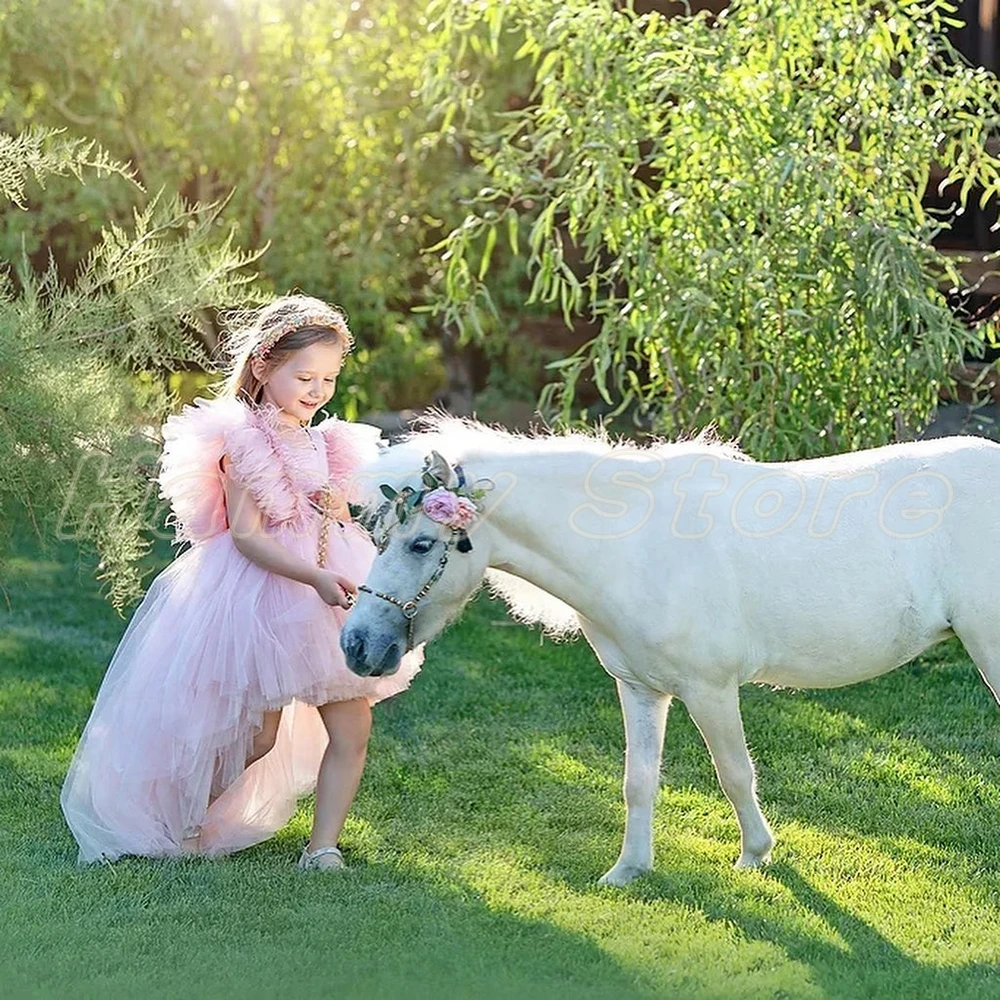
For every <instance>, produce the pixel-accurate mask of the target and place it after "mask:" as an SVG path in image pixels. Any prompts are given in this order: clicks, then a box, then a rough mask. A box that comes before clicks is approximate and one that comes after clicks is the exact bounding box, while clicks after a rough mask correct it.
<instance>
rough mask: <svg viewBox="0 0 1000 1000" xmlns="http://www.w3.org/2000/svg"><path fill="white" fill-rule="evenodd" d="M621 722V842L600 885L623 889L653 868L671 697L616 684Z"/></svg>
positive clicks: (644, 689)
mask: <svg viewBox="0 0 1000 1000" xmlns="http://www.w3.org/2000/svg"><path fill="white" fill-rule="evenodd" d="M617 683H618V697H619V699H620V701H621V703H622V714H623V715H624V717H625V810H626V813H625V839H624V841H623V842H622V850H621V854H620V855H619V856H618V860H617V861H616V862H615V864H614V867H613V868H611V870H610V871H608V872H605V874H604V875H602V876H601V878H600V882H601V884H602V885H627V884H628V883H629V882H631V881H632V879H634V878H635V877H636V876H637V875H641V874H642V873H643V872H648V871H649V870H650V869H651V868H652V867H653V804H654V802H655V801H656V793H657V790H658V789H659V787H660V756H661V754H662V753H663V733H664V730H665V729H666V725H667V710H668V709H669V708H670V696H669V695H666V694H661V693H660V692H659V691H653V690H651V689H650V688H647V687H639V686H635V685H632V684H626V683H625V682H624V681H618V682H617Z"/></svg>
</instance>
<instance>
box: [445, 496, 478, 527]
mask: <svg viewBox="0 0 1000 1000" xmlns="http://www.w3.org/2000/svg"><path fill="white" fill-rule="evenodd" d="M478 513H479V511H477V510H476V505H475V504H474V503H473V502H472V501H471V500H469V499H467V498H466V497H459V498H458V505H457V509H456V511H455V516H454V517H453V518H452V519H451V526H452V527H453V528H467V527H468V526H469V525H470V524H472V522H473V521H475V519H476V514H478Z"/></svg>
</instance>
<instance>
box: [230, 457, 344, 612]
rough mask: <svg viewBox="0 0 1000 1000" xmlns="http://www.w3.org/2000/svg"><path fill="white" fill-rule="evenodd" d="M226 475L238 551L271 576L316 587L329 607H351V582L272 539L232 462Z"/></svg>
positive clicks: (232, 531) (233, 530)
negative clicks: (233, 471) (234, 474)
mask: <svg viewBox="0 0 1000 1000" xmlns="http://www.w3.org/2000/svg"><path fill="white" fill-rule="evenodd" d="M222 467H223V470H224V471H225V475H224V476H223V487H224V489H225V494H226V514H227V517H228V519H229V533H230V535H232V538H233V544H234V545H235V546H236V548H237V550H238V551H239V552H241V553H242V554H243V555H245V556H246V557H247V559H249V560H251V561H252V562H255V563H256V564H257V565H258V566H260V567H261V568H262V569H266V570H267V571H268V572H270V573H278V574H280V575H281V576H286V577H288V578H289V579H290V580H297V581H298V582H299V583H306V584H308V585H309V586H310V587H315V588H316V590H317V592H318V593H319V594H320V596H321V597H322V598H323V600H324V601H326V602H327V603H328V604H339V605H340V606H341V607H344V608H346V607H350V603H349V601H348V599H347V592H349V591H353V590H354V589H355V588H354V586H353V584H351V583H350V581H348V580H346V579H344V578H343V577H341V576H338V575H337V574H336V573H333V572H332V571H331V570H327V569H320V567H318V566H316V565H314V564H313V563H311V562H308V561H307V560H305V559H301V558H300V557H299V556H297V555H295V554H294V553H293V552H289V551H288V549H286V548H285V547H284V546H283V545H282V544H281V543H280V542H278V541H277V540H276V539H274V538H269V537H268V536H267V535H266V534H264V532H263V530H262V528H263V524H264V516H263V514H261V511H260V508H259V507H258V506H257V503H256V501H255V500H254V499H253V497H252V496H251V495H250V491H249V490H248V489H247V488H246V487H244V486H241V485H240V484H239V483H238V482H236V480H235V479H233V478H232V476H230V475H229V458H228V456H225V457H224V458H223V460H222Z"/></svg>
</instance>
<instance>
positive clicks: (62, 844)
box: [0, 542, 1000, 1000]
mask: <svg viewBox="0 0 1000 1000" xmlns="http://www.w3.org/2000/svg"><path fill="white" fill-rule="evenodd" d="M4 579H5V581H6V584H7V586H8V588H9V595H10V601H11V604H12V607H11V609H9V610H7V609H4V608H3V604H2V601H0V916H2V919H0V996H3V997H18V998H20V997H56V996H60V997H62V996H71V997H74V998H85V997H95V998H96V997H101V998H106V997H111V998H117V997H129V998H132V997H141V998H143V1000H153V998H159V997H163V998H185V1000H188V998H200V997H220V996H230V995H231V996H235V995H237V994H239V995H241V996H246V997H258V996H259V997H277V996H279V995H282V996H289V997H307V996H323V997H325V996H331V997H338V998H340V997H343V998H354V997H381V996H405V997H424V996H426V997H434V998H435V1000H445V998H450V997H475V998H479V997H544V998H548V997H555V998H560V997H567V998H570V997H572V998H574V1000H589V998H597V997H606V998H614V1000H623V998H632V997H673V996H677V997H683V998H689V997H691V998H698V997H706V998H707V997H718V998H721V997H764V996H767V997H837V998H846V997H877V998H880V1000H882V998H886V997H906V998H913V997H918V998H921V1000H924V998H930V997H946V998H948V1000H957V998H960V997H969V998H976V1000H981V998H984V997H992V996H1000V834H998V819H1000V786H998V783H997V780H998V777H1000V764H998V761H997V748H998V745H1000V710H998V708H997V706H996V705H995V704H994V703H993V700H992V698H991V696H990V695H989V693H988V691H987V690H986V688H985V687H984V686H983V685H982V683H981V681H980V680H979V678H978V675H977V674H976V672H975V670H974V669H973V667H972V666H971V664H970V663H969V661H968V659H967V658H966V657H965V655H964V654H963V652H962V651H961V649H960V647H958V646H957V645H949V646H943V647H940V648H939V650H937V651H935V652H934V654H933V655H932V656H928V657H926V658H924V659H923V660H922V661H920V662H919V663H918V664H916V665H913V666H911V667H909V668H906V669H904V670H900V671H897V672H896V673H895V674H893V675H890V676H889V677H885V678H882V679H880V680H877V681H874V682H871V683H868V684H862V685H858V686H856V687H853V688H846V689H843V690H840V691H833V692H825V693H819V692H789V691H779V692H771V691H766V690H758V689H752V688H748V689H745V692H744V700H743V708H744V717H745V720H746V728H747V732H748V737H749V740H750V743H751V746H752V748H753V751H754V754H755V758H756V761H757V765H758V773H759V784H760V793H761V799H762V803H763V806H764V810H765V813H766V814H767V816H768V818H769V819H770V821H771V823H772V826H773V827H774V830H775V832H776V834H777V837H778V846H777V848H776V850H775V854H774V856H775V861H774V863H773V864H772V865H771V866H770V867H768V868H767V869H766V870H764V871H762V872H744V871H739V872H738V871H735V870H734V869H733V868H732V863H733V861H734V860H735V858H736V856H737V854H738V842H739V834H738V830H737V826H736V822H735V819H734V817H733V814H732V812H731V810H730V808H729V805H728V803H727V802H726V801H725V799H724V798H723V796H722V793H721V792H720V791H719V789H718V787H717V785H716V782H715V775H714V772H713V770H712V766H711V762H710V760H709V758H708V754H707V751H706V750H705V748H704V746H703V744H702V743H701V740H700V738H699V736H698V734H697V732H696V730H695V729H694V726H693V725H692V724H691V722H690V720H689V719H688V717H687V715H686V713H685V711H684V709H683V707H682V706H679V705H675V707H674V709H673V711H672V713H671V718H670V721H669V723H668V727H667V739H666V749H665V754H664V765H663V779H664V780H663V788H662V791H661V793H660V798H659V804H658V814H657V820H656V849H657V859H656V871H655V873H653V874H652V875H649V876H647V877H645V878H643V879H640V880H639V881H637V882H636V883H634V884H633V885H632V886H630V887H629V888H627V889H624V890H614V889H607V888H599V887H597V886H596V885H595V880H596V878H597V877H598V876H599V875H600V874H601V873H602V872H603V871H604V870H605V869H606V868H607V867H609V866H610V865H611V863H612V862H613V861H614V859H615V857H616V855H617V851H618V846H619V842H620V839H621V833H622V825H623V821H624V808H623V806H622V804H621V797H620V785H621V770H622V759H623V749H624V748H623V736H622V731H621V720H620V716H619V711H618V705H617V700H616V698H615V692H614V686H613V684H612V682H611V680H610V678H608V677H607V676H606V675H605V674H604V673H603V671H602V670H601V669H600V667H599V666H598V664H597V663H596V661H595V659H594V658H593V655H592V654H591V652H590V650H589V648H588V647H587V646H586V645H585V644H584V643H583V642H576V643H573V644H568V645H557V644H553V643H551V642H549V641H548V640H545V641H541V640H540V637H539V634H538V633H537V632H532V631H529V630H527V629H524V628H521V627H519V626H515V625H512V624H511V623H510V622H509V621H508V620H507V619H506V618H505V616H504V612H503V609H502V607H500V606H498V605H496V604H494V603H491V602H489V601H486V600H480V601H479V602H477V603H476V604H475V605H474V606H473V607H472V608H470V609H469V611H468V612H467V614H466V616H465V618H464V619H463V621H462V623H461V624H460V625H459V626H457V627H455V628H453V629H451V630H450V631H449V632H448V633H446V634H445V636H443V637H442V638H441V639H440V640H439V641H438V642H436V643H435V644H434V645H433V646H432V647H431V648H430V650H429V654H428V656H427V662H426V665H425V668H424V672H423V673H422V674H421V675H420V677H418V678H417V680H416V681H415V683H414V685H413V687H412V689H411V690H410V691H409V692H408V693H406V694H404V695H402V696H401V697H400V698H398V699H396V701H395V702H390V703H387V704H384V705H381V706H379V708H378V709H377V710H376V727H375V734H374V737H373V741H372V746H371V755H370V763H369V767H368V770H367V772H366V775H365V779H364V782H363V784H362V789H361V792H360V794H359V797H358V800H357V803H356V807H355V810H354V813H353V815H352V817H351V818H350V820H349V822H348V826H347V830H346V833H345V837H344V842H345V847H346V853H347V856H348V861H349V862H350V864H351V865H352V868H353V870H352V871H351V872H350V873H349V874H347V875H344V876H332V877H331V876H324V875H306V876H303V875H299V874H298V873H297V872H296V871H295V869H294V861H295V859H296V857H297V854H298V851H299V849H300V846H301V843H302V841H303V839H304V837H305V836H306V833H307V830H308V825H309V815H310V805H309V803H308V802H307V803H304V804H303V806H302V808H301V810H300V811H299V813H298V814H297V815H296V817H295V818H294V820H293V822H292V823H291V824H290V826H289V827H288V828H286V829H285V830H284V831H283V832H282V833H281V834H280V835H279V836H278V837H276V838H275V839H274V840H272V841H270V842H268V843H266V844H263V845H261V846H259V847H256V848H253V849H251V850H248V851H245V852H243V853H241V854H239V855H236V856H233V857H232V858H229V859H226V860H223V861H213V862H210V861H200V860H192V861H184V862H173V863H170V862H150V861H144V860H138V859H136V860H125V861H121V862H119V863H117V864H115V865H114V866H105V867H94V868H89V869H80V868H77V867H76V864H75V846H74V844H73V842H72V839H71V837H70V835H69V832H68V830H67V829H66V828H65V826H64V825H63V822H62V818H61V814H60V812H59V805H58V793H59V787H60V783H61V780H62V777H63V774H64V772H65V769H66V767H67V765H68V763H69V759H70V755H71V753H72V750H73V746H74V742H75V740H76V738H77V736H78V734H79V732H80V729H81V727H82V725H83V723H84V721H85V719H86V717H87V714H88V711H89V708H90V703H91V700H92V699H93V696H94V694H95V692H96V690H97V687H98V683H99V681H100V678H101V674H102V671H103V669H104V667H105V665H106V663H107V661H108V659H109V658H110V655H111V653H112V651H113V649H114V646H115V643H116V641H117V638H118V636H119V635H120V633H121V631H122V629H123V627H124V622H123V621H122V620H121V619H120V618H118V617H117V616H116V615H115V614H114V613H113V612H112V611H111V610H110V608H108V607H107V606H106V605H105V604H104V603H103V602H102V600H101V598H100V597H99V595H98V594H97V590H96V587H95V586H94V584H93V583H92V582H91V580H90V578H89V576H88V572H87V569H86V567H84V568H83V569H79V568H78V567H77V565H76V562H75V557H74V554H73V551H72V549H71V548H70V547H69V546H66V547H65V548H64V549H62V550H57V551H55V552H52V553H48V554H47V555H45V556H42V555H40V554H39V553H38V552H37V550H35V549H34V548H33V547H32V545H31V543H30V542H25V543H24V544H23V546H22V547H21V549H20V551H19V553H18V554H17V556H16V557H15V558H14V559H13V560H12V561H11V562H10V563H9V565H8V566H7V567H6V571H5V574H4Z"/></svg>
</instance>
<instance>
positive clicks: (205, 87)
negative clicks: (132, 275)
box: [0, 0, 472, 411]
mask: <svg viewBox="0 0 1000 1000" xmlns="http://www.w3.org/2000/svg"><path fill="white" fill-rule="evenodd" d="M436 44H437V42H436V39H435V38H434V37H433V36H432V35H431V34H430V33H429V32H428V31H427V30H426V22H425V18H424V16H423V8H422V5H421V4H413V3H409V2H402V0H400V2H394V0H380V2H378V3H373V4H365V5H358V4H354V5H351V4H346V3H343V2H341V0H309V2H307V0H232V2H225V3H223V2H220V0H178V2H173V0H171V2H167V0H153V2H149V3H142V4H137V3H135V2H134V0H81V2H76V3H70V4H68V3H65V2H64V0H19V2H17V3H15V4H14V5H13V7H12V8H11V9H9V10H8V11H7V12H6V13H5V14H0V115H2V116H3V118H4V119H6V120H7V121H8V122H9V123H10V125H9V127H11V128H12V129H18V128H21V127H24V126H25V125H26V124H28V123H36V122H37V123H44V124H46V125H52V126H60V127H66V128H69V129H71V130H72V131H73V132H79V133H82V134H85V135H87V136H88V137H93V138H95V139H97V140H98V141H99V142H100V143H101V144H102V146H103V147H104V148H106V149H108V150H109V151H111V152H112V153H113V154H114V155H116V156H118V157H120V158H121V159H123V160H125V161H127V162H129V163H130V164H132V166H133V167H134V168H135V170H136V172H137V176H138V177H139V178H140V179H141V181H142V183H143V184H144V185H145V186H146V187H147V188H148V189H149V190H153V191H155V190H158V189H160V188H161V187H163V188H165V189H166V190H169V191H180V192H182V193H183V194H184V195H185V196H186V197H187V198H188V199H189V200H192V201H202V202H215V201H222V200H226V199H228V201H227V204H226V206H225V209H224V212H223V216H222V217H223V219H224V221H225V222H226V223H227V224H232V225H233V226H234V227H235V231H236V238H237V241H238V244H239V245H240V246H241V247H243V248H244V249H250V248H257V247H262V246H264V245H265V244H266V245H268V246H269V249H268V252H267V254H266V255H265V257H264V258H263V260H262V262H261V265H260V266H261V268H262V271H263V273H264V276H265V278H266V280H267V281H268V284H269V285H270V287H271V288H273V289H274V290H275V291H277V292H279V293H281V292H286V291H290V290H294V289H302V290H304V291H307V292H309V293H310V294H315V295H318V296H321V297H323V298H325V299H328V300H330V301H333V302H336V303H338V304H340V305H341V306H342V307H344V309H345V310H346V312H347V313H348V316H349V319H350V322H351V326H352V329H353V330H354V331H355V333H356V335H357V337H358V341H359V347H360V348H362V349H363V350H364V351H365V355H364V361H363V362H362V363H360V364H352V365H349V366H348V368H347V369H346V370H345V373H344V378H343V380H342V389H343V390H344V391H345V392H349V394H350V405H351V406H353V407H355V408H356V409H357V410H360V411H365V410H368V409H371V408H381V407H387V406H405V405H415V404H418V403H422V402H424V401H425V400H426V399H427V398H429V397H431V396H433V394H434V392H435V391H437V390H438V389H439V388H440V387H441V384H442V382H443V378H444V369H443V365H442V362H441V358H440V353H441V352H440V346H439V344H438V342H437V339H436V337H435V336H434V333H435V331H434V329H433V328H432V327H431V326H430V324H429V317H428V316H426V315H423V314H415V313H413V312H412V311H411V309H410V306H411V305H412V304H414V303H415V302H419V301H421V299H422V298H423V297H424V295H425V293H426V286H427V282H428V275H427V267H426V264H425V262H424V259H423V257H422V254H421V251H422V248H423V247H426V246H427V245H429V244H431V243H433V242H435V241H436V240H438V239H439V238H440V236H441V235H443V233H444V232H445V231H447V229H449V228H450V227H451V226H452V225H453V224H454V222H455V221H457V218H460V215H458V214H457V213H458V211H459V209H458V208H457V201H458V199H460V198H461V197H463V196H464V195H466V194H471V193H472V192H471V190H467V189H466V183H467V182H466V181H465V180H464V178H465V175H466V173H467V170H466V168H465V166H464V165H463V164H462V162H461V158H460V156H456V149H455V148H454V145H453V142H452V141H451V140H450V138H449V136H448V135H447V134H445V135H442V136H439V135H438V134H437V132H436V131H435V130H433V129H431V128H430V127H429V124H428V122H427V117H426V113H425V110H424V106H423V104H422V102H421V100H420V99H419V90H420V87H421V82H422V78H423V65H424V61H425V59H426V58H427V55H428V53H429V51H431V50H432V49H433V47H434V46H435V45H436ZM133 199H134V192H132V191H130V190H128V189H126V188H125V187H123V186H108V187H106V188H104V189H103V190H101V191H100V192H97V191H96V190H95V189H92V188H85V189H81V188H79V187H71V186H70V185H62V186H59V185H55V186H53V187H52V188H51V189H50V190H49V191H48V192H47V193H46V196H45V198H44V199H41V200H40V202H39V203H38V205H37V208H38V209H39V211H37V212H35V213H33V215H32V216H31V217H25V216H24V215H23V214H20V215H16V216H15V215H9V216H8V217H7V219H6V220H0V257H3V256H5V253H4V249H5V248H6V255H7V256H9V255H10V254H12V253H15V252H19V251H20V247H21V244H22V240H24V241H25V242H26V246H27V249H28V252H29V253H35V252H36V250H38V249H40V248H43V247H48V246H54V247H55V248H56V252H57V255H58V256H59V258H60V261H62V260H63V259H65V260H66V261H67V262H68V263H67V267H64V271H67V272H71V271H72V266H73V265H74V263H75V261H76V260H78V259H80V257H82V255H83V254H84V253H86V252H87V250H88V249H89V247H90V245H91V242H92V240H93V239H94V238H95V236H96V233H97V232H98V230H99V229H100V227H101V225H102V224H103V220H104V219H106V218H109V217H111V218H118V219H120V220H121V219H126V218H127V217H128V214H129V213H130V211H131V203H132V201H133ZM34 207H36V206H35V205H33V208H34ZM361 357H362V356H361V354H360V352H359V354H358V360H361Z"/></svg>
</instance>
